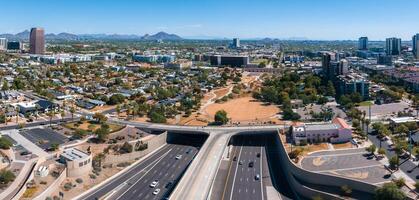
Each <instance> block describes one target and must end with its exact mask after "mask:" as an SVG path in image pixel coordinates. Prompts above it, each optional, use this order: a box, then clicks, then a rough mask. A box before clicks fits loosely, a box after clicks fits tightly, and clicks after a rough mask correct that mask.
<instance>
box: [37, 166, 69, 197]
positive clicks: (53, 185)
mask: <svg viewBox="0 0 419 200" xmlns="http://www.w3.org/2000/svg"><path fill="white" fill-rule="evenodd" d="M66 178H67V169H64V170H63V171H62V172H61V174H60V176H58V178H57V179H55V180H54V182H52V183H51V184H50V185H49V186H48V188H46V189H45V190H44V191H43V192H42V193H41V194H39V195H38V196H36V197H35V198H33V200H45V199H46V198H47V197H51V196H52V194H53V193H54V192H55V191H58V190H59V188H60V184H61V183H62V182H63V181H64V180H65V179H66Z"/></svg>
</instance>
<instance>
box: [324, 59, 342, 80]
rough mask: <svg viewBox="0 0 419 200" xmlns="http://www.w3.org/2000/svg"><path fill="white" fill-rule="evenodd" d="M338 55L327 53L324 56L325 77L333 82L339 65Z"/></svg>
mask: <svg viewBox="0 0 419 200" xmlns="http://www.w3.org/2000/svg"><path fill="white" fill-rule="evenodd" d="M335 59H336V54H335V53H333V52H325V53H323V54H322V68H323V75H324V77H325V78H326V79H329V80H332V79H333V78H334V77H335V74H336V67H337V65H338V63H337V62H336V61H335Z"/></svg>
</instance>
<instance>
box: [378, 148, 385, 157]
mask: <svg viewBox="0 0 419 200" xmlns="http://www.w3.org/2000/svg"><path fill="white" fill-rule="evenodd" d="M378 154H379V155H380V156H383V155H385V154H386V150H385V149H384V148H379V149H378Z"/></svg>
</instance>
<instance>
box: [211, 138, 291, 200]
mask: <svg viewBox="0 0 419 200" xmlns="http://www.w3.org/2000/svg"><path fill="white" fill-rule="evenodd" d="M269 145H270V143H269V138H268V136H267V135H238V136H234V137H232V140H231V146H232V147H231V148H230V149H229V155H228V158H227V159H226V160H224V161H222V163H221V164H220V167H219V170H218V173H217V176H216V180H215V182H214V185H213V188H212V191H211V199H215V200H217V199H222V200H226V199H228V200H231V199H240V200H242V199H244V200H246V199H249V200H258V199H260V200H264V199H289V197H288V196H289V195H288V194H285V193H282V192H281V191H279V190H277V189H276V188H278V187H282V186H281V184H277V182H280V181H281V180H276V178H277V176H273V175H271V171H273V170H272V169H273V168H272V164H271V163H269V162H268V158H269V156H272V155H270V154H271V153H272V152H270V149H269V148H268V146H269ZM268 153H269V154H268ZM270 168H272V169H270ZM275 169H276V170H277V171H280V169H277V168H275ZM285 189H286V188H282V190H285Z"/></svg>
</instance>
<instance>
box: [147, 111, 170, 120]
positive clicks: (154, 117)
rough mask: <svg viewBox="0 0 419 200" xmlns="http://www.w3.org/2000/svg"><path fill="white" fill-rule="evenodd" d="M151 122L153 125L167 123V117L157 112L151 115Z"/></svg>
mask: <svg viewBox="0 0 419 200" xmlns="http://www.w3.org/2000/svg"><path fill="white" fill-rule="evenodd" d="M150 120H151V122H153V123H166V120H167V119H166V116H164V114H161V113H159V112H156V111H152V112H151V113H150Z"/></svg>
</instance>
